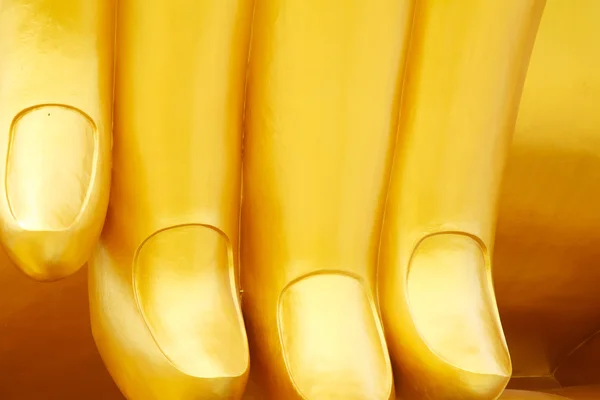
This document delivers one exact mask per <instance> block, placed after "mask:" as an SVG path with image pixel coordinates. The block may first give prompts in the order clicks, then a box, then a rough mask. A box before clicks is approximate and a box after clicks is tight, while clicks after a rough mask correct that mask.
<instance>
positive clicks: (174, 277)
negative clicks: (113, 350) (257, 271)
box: [134, 225, 249, 378]
mask: <svg viewBox="0 0 600 400" xmlns="http://www.w3.org/2000/svg"><path fill="white" fill-rule="evenodd" d="M230 274H231V269H230V260H229V254H228V247H227V242H226V240H225V238H224V236H223V235H222V234H221V233H219V232H217V231H216V230H213V229H211V228H208V227H204V226H199V225H186V226H179V227H174V228H170V229H167V230H164V231H160V232H159V233H157V234H155V235H153V236H151V237H150V238H149V239H147V240H146V242H145V243H144V244H142V246H141V248H140V249H139V252H138V255H137V257H136V260H135V266H134V289H135V291H136V297H137V301H138V305H139V308H140V311H141V313H142V316H143V317H144V320H145V321H146V324H147V326H148V329H149V330H150V332H151V334H152V336H153V337H154V340H155V341H156V344H157V345H158V347H159V349H160V350H161V351H162V353H163V354H164V355H165V357H166V358H167V359H168V360H169V361H170V362H171V364H172V365H173V366H174V367H176V368H177V369H178V370H180V371H181V372H183V373H185V374H187V375H191V376H195V377H201V378H222V377H238V376H242V375H244V374H245V372H246V371H247V369H248V365H249V359H248V347H247V342H246V335H245V330H244V326H243V323H242V320H241V314H240V313H239V312H238V310H239V309H238V308H237V294H236V293H235V288H232V287H231V280H230Z"/></svg>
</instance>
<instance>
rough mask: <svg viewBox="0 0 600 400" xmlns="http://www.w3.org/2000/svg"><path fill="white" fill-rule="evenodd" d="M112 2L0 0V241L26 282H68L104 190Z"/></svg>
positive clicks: (94, 229)
mask: <svg viewBox="0 0 600 400" xmlns="http://www.w3.org/2000/svg"><path fill="white" fill-rule="evenodd" d="M114 14H115V9H114V2H113V1H112V0H107V1H103V0H61V1H50V0H35V1H24V0H2V1H0V158H2V159H3V160H5V161H3V162H0V176H1V177H2V185H0V239H1V240H2V243H3V245H4V247H5V249H6V250H7V252H8V254H9V256H10V258H11V259H12V261H13V262H14V263H15V264H16V265H17V266H18V267H20V268H21V269H22V270H23V271H24V272H25V273H26V274H28V275H30V276H31V277H33V278H35V279H38V280H44V281H48V280H50V281H52V280H56V279H59V278H62V277H65V276H67V275H70V274H72V273H73V272H75V271H77V270H78V269H79V268H81V267H82V266H83V265H84V263H85V262H86V261H87V260H88V258H89V256H90V254H91V252H92V249H93V247H94V246H95V245H96V242H97V240H98V237H99V236H100V231H101V229H102V225H103V224H104V216H105V213H106V207H107V204H108V195H109V189H110V163H111V161H110V160H111V151H110V147H111V130H112V109H113V104H112V93H113V89H112V88H113V65H114V61H113V60H114V58H113V50H114V42H115V41H114V29H115V25H114Z"/></svg>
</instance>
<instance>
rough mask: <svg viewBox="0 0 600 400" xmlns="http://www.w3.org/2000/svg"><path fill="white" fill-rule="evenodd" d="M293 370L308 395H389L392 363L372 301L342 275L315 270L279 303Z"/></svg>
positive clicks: (282, 331) (375, 398) (285, 346)
mask: <svg viewBox="0 0 600 400" xmlns="http://www.w3.org/2000/svg"><path fill="white" fill-rule="evenodd" d="M279 321H280V335H281V341H282V346H283V351H284V357H285V358H286V361H287V365H288V372H289V374H290V377H291V379H292V382H293V383H294V384H295V386H296V390H297V391H298V392H299V393H300V394H301V395H302V396H303V398H304V399H307V400H313V399H315V400H316V399H348V400H351V399H357V400H358V399H372V400H379V399H382V400H383V399H386V400H387V399H389V397H390V394H391V391H392V375H391V367H390V365H389V360H388V357H387V355H386V354H387V353H386V351H387V350H386V346H385V341H384V339H383V336H382V333H381V329H380V328H379V324H378V318H377V316H376V314H375V312H374V307H373V304H372V302H371V301H370V300H369V298H368V296H367V292H366V291H365V288H364V287H363V285H362V284H361V283H360V282H359V281H358V280H356V279H354V278H352V277H349V276H347V275H342V274H333V273H328V274H317V275H310V276H308V277H305V278H303V279H301V280H300V281H297V282H295V283H293V284H292V285H291V286H289V287H287V288H286V289H285V290H284V292H283V293H282V295H281V299H280V303H279Z"/></svg>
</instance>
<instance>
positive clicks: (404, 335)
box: [0, 0, 550, 400]
mask: <svg viewBox="0 0 600 400" xmlns="http://www.w3.org/2000/svg"><path fill="white" fill-rule="evenodd" d="M55 3H56V2H50V1H42V0H38V1H36V2H33V3H31V2H27V3H25V2H24V1H23V0H3V1H0V30H6V32H4V31H1V32H0V33H2V34H1V35H0V49H2V51H3V53H2V54H3V56H2V57H1V58H0V68H1V69H0V74H2V75H1V78H0V105H3V106H2V107H1V108H0V116H1V117H2V119H0V121H4V122H2V123H4V124H5V125H6V127H7V129H6V132H9V135H10V136H8V134H7V139H6V143H9V145H8V146H7V147H6V149H4V151H5V153H6V154H7V160H8V161H7V163H6V171H5V172H4V173H5V176H6V192H7V193H6V199H7V201H6V203H7V204H6V205H5V206H2V204H3V203H2V202H0V210H3V212H4V214H2V215H3V218H2V221H3V223H2V224H1V227H2V229H1V230H0V234H1V235H2V240H3V243H4V244H5V246H6V248H7V250H8V252H9V254H10V256H11V258H12V259H13V261H14V262H15V263H16V264H17V265H18V266H19V267H21V269H23V271H25V272H26V273H28V274H29V275H31V276H32V277H34V278H36V279H44V280H53V279H57V278H60V277H63V276H66V275H68V274H70V273H72V272H74V271H75V270H76V269H78V268H79V267H80V266H81V265H82V264H83V263H84V262H85V260H86V259H87V258H88V256H89V254H90V252H91V251H92V247H93V244H94V242H95V240H96V238H97V236H98V233H99V231H100V229H101V226H102V222H103V217H104V213H105V211H106V201H107V194H108V190H109V182H108V181H109V172H108V166H109V165H110V162H109V158H110V156H111V155H112V166H113V173H112V184H111V187H110V191H111V193H110V197H111V199H110V208H109V212H108V217H107V220H106V225H105V227H104V232H103V237H102V240H101V244H100V246H99V247H98V249H97V250H96V251H95V252H94V254H93V257H91V259H90V271H89V293H90V305H91V316H92V327H93V332H94V337H95V339H96V343H97V345H98V348H99V350H100V352H101V354H102V357H103V360H104V362H105V364H106V366H107V367H108V369H109V371H110V373H111V375H112V376H113V378H114V379H115V381H116V383H117V384H118V386H119V388H120V389H121V391H122V392H123V393H124V394H125V396H127V397H128V398H130V399H150V398H160V399H193V398H207V399H208V398H215V399H225V398H240V397H241V396H242V395H243V393H244V389H245V386H246V382H247V379H248V372H249V369H250V360H251V364H252V371H253V379H252V382H251V385H250V386H253V385H257V386H258V388H259V390H258V391H259V392H261V393H262V395H264V396H266V398H275V399H279V398H281V399H294V398H297V399H300V398H305V399H369V400H370V399H390V398H393V397H394V396H395V393H394V392H397V394H398V395H399V396H403V397H402V398H407V399H420V398H423V399H427V398H430V399H456V398H464V399H488V398H496V397H498V396H499V395H500V394H501V393H502V391H503V389H504V387H505V385H506V383H507V382H508V379H509V377H510V375H511V363H510V358H509V355H508V350H507V347H506V343H505V340H504V334H503V332H502V328H501V326H500V321H499V318H498V312H497V308H496V301H495V297H494V293H493V289H492V284H491V279H490V274H491V263H490V260H491V259H492V254H493V243H494V235H495V225H496V215H497V203H498V198H499V187H500V180H501V176H502V171H503V165H504V161H505V158H506V154H507V149H508V144H509V143H510V137H511V134H512V131H513V127H514V123H515V119H516V114H517V107H518V105H519V100H520V93H521V88H522V85H523V82H524V79H525V72H526V69H527V65H528V59H529V54H530V53H531V48H532V45H533V42H534V38H535V34H536V32H537V24H538V22H539V19H540V16H541V14H542V9H543V5H544V2H543V1H538V0H518V1H517V0H511V1H508V2H506V1H502V2H500V1H498V2H485V3H482V2H479V1H475V0H469V1H466V0H465V1H463V2H460V3H452V2H442V1H436V0H422V1H420V2H419V3H418V4H417V5H415V4H413V2H412V1H408V0H406V1H395V0H394V1H393V0H377V1H376V2H375V3H373V4H371V3H367V2H358V1H349V2H334V1H328V2H323V1H321V2H316V1H308V2H307V1H300V0H287V1H284V0H264V1H261V0H256V7H254V4H253V3H252V1H249V0H227V1H222V2H218V3H217V2H211V1H196V2H194V1H191V0H188V1H186V0H173V1H170V2H167V1H152V2H147V1H146V2H144V1H141V0H122V1H120V2H119V6H118V24H117V25H118V35H117V40H116V43H117V46H116V50H115V49H113V43H114V41H113V36H112V35H111V32H112V30H113V26H114V25H115V21H114V19H113V18H114V15H115V13H114V11H115V8H114V7H115V4H113V3H112V2H107V1H101V0H94V1H89V0H86V1H83V0H64V1H62V2H60V6H56V5H55ZM253 17H254V24H253V28H251V25H252V24H251V22H252V19H253ZM411 28H412V29H411ZM251 32H252V35H251ZM250 42H251V46H250V47H251V52H250V53H251V57H250V64H249V69H248V71H247V69H246V65H247V60H248V53H249V51H248V47H249V45H250ZM409 43H410V46H409ZM113 50H115V51H116V53H113ZM4 54H8V56H4ZM113 54H115V55H116V57H115V58H116V83H115V116H114V127H115V131H114V148H113V149H112V152H111V151H110V147H109V145H110V141H109V138H110V136H109V133H110V127H111V123H112V122H111V121H112V116H111V110H112V80H113V75H112V72H113V70H112V62H113ZM23 60H27V62H24V61H23ZM29 60H33V61H29ZM32 65H33V67H32ZM23 66H25V67H23ZM31 68H37V69H36V70H38V71H39V72H38V73H37V74H33V73H32V72H31ZM405 72H406V74H405ZM246 75H247V76H248V78H247V93H245V88H246V86H245V82H246ZM32 77H33V78H32ZM403 77H404V79H403ZM245 94H246V96H245ZM244 102H245V107H244ZM244 109H245V114H246V117H245V119H244ZM398 121H400V122H399V123H398ZM243 126H245V129H243V128H242V127H243ZM397 131H398V140H397V141H396V136H397V135H396V132H397ZM243 132H244V135H245V137H244V151H243V163H242V133H243ZM59 144H60V146H58V145H59ZM0 146H2V145H0ZM2 150H3V149H2V148H1V147H0V151H2ZM24 155H25V156H24ZM27 155H34V157H31V158H24V157H26V156H27ZM392 160H393V163H392ZM242 164H243V166H242ZM242 168H243V175H244V183H243V185H242V183H241V176H242ZM388 182H389V190H388ZM242 187H243V189H242ZM32 199H33V200H34V201H32ZM240 199H243V201H242V202H240ZM386 199H387V205H386ZM42 200H43V201H42ZM240 203H242V204H240ZM240 206H241V207H242V209H241V215H240ZM4 208H5V209H4ZM384 214H385V215H384ZM240 217H241V230H240V229H239V221H240ZM380 232H382V235H381V245H380ZM239 245H241V251H240V252H238V248H239ZM240 258H241V264H240V263H239V260H240ZM240 265H241V268H239V266H240ZM242 287H243V289H244V292H243V294H242V293H241V292H240V288H242ZM240 299H241V302H240ZM242 308H243V313H244V319H242ZM380 317H381V320H380ZM244 321H245V325H244ZM246 329H247V330H248V331H247V332H246ZM384 330H385V336H384V334H383V332H384ZM246 335H248V339H249V343H250V346H249V345H248V339H247V337H246ZM249 349H250V350H249ZM388 349H389V351H390V353H389V355H388ZM392 368H393V370H394V372H395V373H396V374H397V376H396V378H397V379H396V387H395V389H394V385H393V377H392ZM514 395H521V394H514ZM531 395H532V396H533V394H531ZM252 396H259V394H255V393H252V392H250V391H248V392H247V393H246V396H245V397H246V398H253V397H252ZM505 396H509V394H506V395H505ZM539 396H545V395H542V394H539ZM548 396H549V395H548ZM256 398H258V397H256ZM506 398H509V397H506ZM548 398H550V397H548Z"/></svg>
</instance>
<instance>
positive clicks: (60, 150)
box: [6, 105, 96, 231]
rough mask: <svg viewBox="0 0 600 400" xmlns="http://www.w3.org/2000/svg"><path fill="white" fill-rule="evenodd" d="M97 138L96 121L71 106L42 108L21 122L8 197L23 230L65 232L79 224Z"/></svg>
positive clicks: (11, 154)
mask: <svg viewBox="0 0 600 400" xmlns="http://www.w3.org/2000/svg"><path fill="white" fill-rule="evenodd" d="M95 136H96V128H95V126H94V124H93V123H92V121H91V120H90V119H89V118H88V117H87V116H85V115H84V114H83V113H82V112H80V111H78V110H76V109H74V108H70V107H66V106H60V105H47V106H40V107H36V108H33V109H30V110H28V111H26V112H24V113H23V114H22V115H20V116H18V117H17V118H16V119H15V121H14V123H13V126H12V127H11V138H10V144H9V149H8V161H7V170H6V192H7V198H8V203H9V207H10V210H11V212H12V215H13V217H14V218H15V220H16V221H17V222H18V223H19V225H20V226H21V227H22V228H23V229H25V230H30V231H60V230H65V229H68V228H69V227H70V226H71V225H72V224H73V223H74V222H75V221H76V220H77V217H78V216H79V214H80V212H81V209H82V207H83V204H84V201H85V198H86V196H87V193H88V189H89V187H90V180H91V176H92V170H93V161H94V153H95V151H96V145H95Z"/></svg>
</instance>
